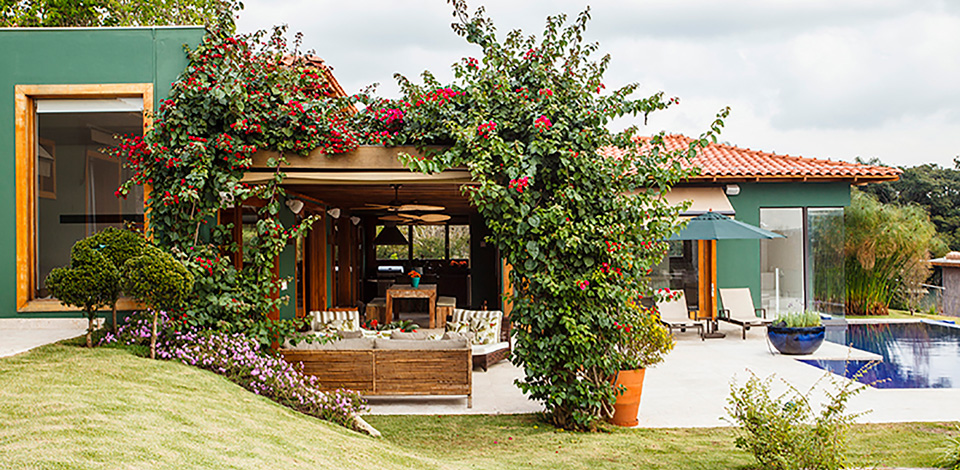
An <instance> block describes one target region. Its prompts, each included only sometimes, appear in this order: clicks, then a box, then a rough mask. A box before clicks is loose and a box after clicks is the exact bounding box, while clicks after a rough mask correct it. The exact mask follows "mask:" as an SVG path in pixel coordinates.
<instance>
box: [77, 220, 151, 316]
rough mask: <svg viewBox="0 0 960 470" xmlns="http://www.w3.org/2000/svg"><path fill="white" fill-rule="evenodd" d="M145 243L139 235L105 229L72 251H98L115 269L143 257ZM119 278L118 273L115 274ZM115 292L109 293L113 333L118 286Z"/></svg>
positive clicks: (113, 228) (114, 229)
mask: <svg viewBox="0 0 960 470" xmlns="http://www.w3.org/2000/svg"><path fill="white" fill-rule="evenodd" d="M146 247H147V241H146V239H144V238H143V236H142V235H140V234H139V233H135V232H132V231H130V230H122V229H118V228H115V227H107V228H106V229H104V230H102V231H100V232H97V233H96V234H94V235H92V236H89V237H87V238H84V239H83V240H80V241H79V242H77V244H76V245H74V247H73V250H78V249H92V250H97V251H99V252H100V253H101V254H102V255H104V256H106V257H107V259H108V260H110V262H111V264H112V265H113V266H114V267H115V269H118V268H122V267H123V265H124V264H125V263H126V262H127V260H128V259H130V258H135V257H137V256H141V255H143V252H144V250H145V249H146ZM117 276H119V271H118V272H117ZM116 288H117V290H116V291H115V292H113V293H111V296H110V308H111V310H112V311H113V332H114V333H116V332H117V300H119V299H120V294H121V291H120V284H119V283H117V285H116Z"/></svg>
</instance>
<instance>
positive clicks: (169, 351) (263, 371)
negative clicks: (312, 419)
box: [100, 311, 366, 427]
mask: <svg viewBox="0 0 960 470" xmlns="http://www.w3.org/2000/svg"><path fill="white" fill-rule="evenodd" d="M144 313H145V312H144ZM144 313H135V314H134V315H132V316H130V317H128V318H127V319H125V320H124V324H123V326H121V327H120V329H119V331H118V334H117V336H114V335H112V334H109V333H108V334H107V335H106V336H104V338H103V340H102V341H101V342H100V344H111V343H119V344H126V345H135V344H139V345H144V344H149V341H150V331H151V329H152V317H151V316H150V315H145V314H144ZM158 323H159V324H160V325H161V326H162V327H163V328H162V329H161V330H160V331H158V332H157V335H158V338H157V356H158V357H159V358H161V359H167V360H173V361H179V362H182V363H184V364H186V365H190V366H194V367H199V368H201V369H206V370H209V371H211V372H214V373H216V374H219V375H222V376H224V377H226V378H227V379H229V380H230V381H232V382H234V383H236V384H237V385H240V386H241V387H243V388H246V389H247V390H249V391H251V392H253V393H256V394H258V395H263V396H264V397H267V398H269V399H271V400H273V401H275V402H277V403H279V404H281V405H284V406H287V407H289V408H292V409H294V410H296V411H299V412H301V413H304V414H308V415H311V416H316V417H318V418H321V419H325V420H327V421H331V422H334V423H337V424H340V425H342V426H345V427H353V415H355V414H358V413H361V412H362V411H364V410H365V409H366V402H365V401H364V400H363V398H362V397H360V395H359V394H357V393H356V392H353V391H349V390H336V391H332V392H324V391H322V390H321V389H320V383H319V381H318V380H317V378H316V377H315V376H312V375H306V374H304V373H303V372H302V370H301V369H300V367H299V365H293V364H290V363H288V362H286V361H284V360H283V359H281V358H280V357H278V356H273V355H270V354H267V353H265V352H263V351H262V350H261V349H260V345H259V344H258V343H257V342H256V341H255V340H253V339H250V338H248V337H246V336H244V335H242V334H239V333H235V334H226V333H221V332H216V331H205V332H198V331H196V330H193V329H177V328H175V327H173V326H174V325H175V324H176V323H175V322H174V320H172V319H171V318H170V317H169V316H168V315H167V313H166V312H162V311H161V312H159V318H158Z"/></svg>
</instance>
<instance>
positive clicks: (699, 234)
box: [667, 212, 785, 240]
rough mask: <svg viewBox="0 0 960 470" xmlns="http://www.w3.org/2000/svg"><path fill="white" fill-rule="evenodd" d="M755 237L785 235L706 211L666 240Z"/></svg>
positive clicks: (780, 236) (778, 236)
mask: <svg viewBox="0 0 960 470" xmlns="http://www.w3.org/2000/svg"><path fill="white" fill-rule="evenodd" d="M757 238H785V237H784V236H783V235H780V234H779V233H774V232H771V231H769V230H764V229H762V228H760V227H754V226H753V225H750V224H745V223H743V222H740V221H739V220H733V219H731V218H730V217H727V216H725V215H723V214H718V213H716V212H707V213H706V214H703V215H698V216H696V217H694V218H692V219H690V221H689V222H687V226H686V227H685V228H684V229H683V230H680V232H678V233H676V234H674V235H673V236H672V237H670V238H668V239H667V240H744V239H757Z"/></svg>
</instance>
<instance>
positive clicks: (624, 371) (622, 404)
mask: <svg viewBox="0 0 960 470" xmlns="http://www.w3.org/2000/svg"><path fill="white" fill-rule="evenodd" d="M614 344H615V346H614V348H613V350H612V351H611V354H612V355H613V356H614V357H615V358H616V359H617V360H618V361H619V362H620V371H619V372H618V373H617V376H616V377H615V378H614V384H615V386H616V394H617V400H616V402H614V403H613V405H612V409H609V410H606V411H607V413H606V415H607V416H608V417H610V419H611V421H612V422H613V424H616V425H619V426H635V425H636V424H637V423H638V420H637V412H638V411H639V409H640V393H641V391H642V390H643V377H644V374H645V371H646V368H647V367H650V366H652V365H655V364H658V363H660V362H662V361H663V358H664V356H665V355H666V354H667V353H668V352H670V350H671V349H673V345H674V343H673V337H672V336H670V332H669V331H667V329H666V328H664V327H663V325H661V324H660V323H659V322H658V321H657V317H656V312H655V311H654V309H652V308H649V309H648V308H644V307H642V306H640V305H637V304H633V305H630V306H629V308H627V309H625V310H623V311H621V312H620V313H619V314H618V315H616V337H615V338H614Z"/></svg>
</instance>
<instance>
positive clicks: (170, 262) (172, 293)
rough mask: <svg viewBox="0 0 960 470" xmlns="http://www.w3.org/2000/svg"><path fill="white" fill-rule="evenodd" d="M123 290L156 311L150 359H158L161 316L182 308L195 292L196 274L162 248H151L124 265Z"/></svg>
mask: <svg viewBox="0 0 960 470" xmlns="http://www.w3.org/2000/svg"><path fill="white" fill-rule="evenodd" d="M122 277H123V290H124V292H126V293H127V294H129V295H131V296H133V297H135V298H137V299H139V300H141V301H142V302H143V303H145V304H147V305H148V306H150V309H151V310H152V311H153V329H152V332H151V335H150V357H151V358H153V359H156V357H157V315H158V312H159V311H160V310H166V311H168V312H170V311H175V310H178V309H179V308H181V306H182V305H183V304H184V302H185V301H186V299H187V296H188V295H189V294H190V292H191V291H192V290H193V275H192V274H190V272H189V271H187V268H186V267H184V266H183V264H181V263H180V262H179V261H177V259H176V258H174V257H173V255H171V254H170V253H167V252H165V251H163V250H160V249H159V248H156V247H152V246H148V247H147V249H146V250H144V254H143V255H142V256H138V257H136V258H130V259H129V260H127V262H126V263H124V265H123V270H122Z"/></svg>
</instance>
